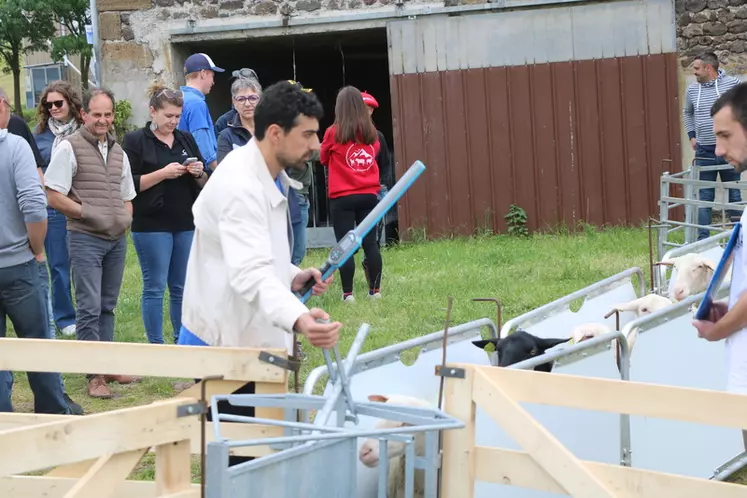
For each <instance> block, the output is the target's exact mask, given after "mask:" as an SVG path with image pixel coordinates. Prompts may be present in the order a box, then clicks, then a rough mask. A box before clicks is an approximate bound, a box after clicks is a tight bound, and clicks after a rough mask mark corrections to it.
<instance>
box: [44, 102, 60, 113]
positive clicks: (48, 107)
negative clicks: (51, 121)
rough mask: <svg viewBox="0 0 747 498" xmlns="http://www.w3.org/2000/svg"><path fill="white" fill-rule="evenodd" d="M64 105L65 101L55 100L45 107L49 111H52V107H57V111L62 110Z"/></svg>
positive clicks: (45, 104)
mask: <svg viewBox="0 0 747 498" xmlns="http://www.w3.org/2000/svg"><path fill="white" fill-rule="evenodd" d="M63 104H65V101H64V100H53V101H52V102H44V107H46V108H47V110H48V111H51V110H52V106H54V107H56V108H57V109H60V108H61V107H62V106H63Z"/></svg>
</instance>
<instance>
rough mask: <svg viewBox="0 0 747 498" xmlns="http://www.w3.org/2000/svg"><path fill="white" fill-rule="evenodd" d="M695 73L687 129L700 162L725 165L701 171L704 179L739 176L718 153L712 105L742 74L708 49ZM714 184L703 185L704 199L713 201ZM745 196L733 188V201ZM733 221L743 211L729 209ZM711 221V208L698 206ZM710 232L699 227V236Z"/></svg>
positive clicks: (687, 107) (703, 218)
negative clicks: (726, 66) (723, 66)
mask: <svg viewBox="0 0 747 498" xmlns="http://www.w3.org/2000/svg"><path fill="white" fill-rule="evenodd" d="M693 73H694V74H695V78H696V79H697V82H696V83H692V84H691V85H690V86H688V87H687V90H686V91H685V108H684V110H683V112H682V114H683V117H684V122H685V131H687V136H688V137H690V143H691V144H692V147H693V150H694V151H695V164H696V165H699V166H716V165H724V169H720V170H714V171H701V172H700V179H701V180H705V181H711V182H715V181H716V177H717V176H720V177H721V181H722V182H733V181H738V180H739V173H738V172H737V170H735V169H734V167H733V166H731V165H730V164H728V163H727V162H726V160H724V158H723V157H719V156H717V155H716V136H715V135H714V134H713V118H711V107H713V104H714V102H716V99H718V98H719V97H720V96H721V95H722V94H723V93H724V92H726V91H727V90H729V89H730V88H733V87H735V86H736V85H738V84H739V83H740V80H739V79H738V78H735V77H734V76H729V75H727V74H726V73H725V72H724V70H723V69H719V61H718V57H716V55H715V54H714V53H713V52H706V53H704V54H702V55H699V56H697V57H696V58H695V62H693ZM714 194H715V192H714V189H713V188H702V189H700V194H699V196H698V198H699V199H700V200H701V201H713V199H714ZM741 200H742V196H741V195H740V192H739V190H738V189H729V202H730V203H733V202H740V201H741ZM727 214H728V216H729V217H730V219H731V220H732V221H739V217H740V215H741V213H740V212H739V211H734V210H730V211H727ZM710 224H711V208H700V209H699V210H698V225H710ZM709 235H710V232H709V231H708V230H707V229H705V228H700V229H698V240H701V239H705V238H707V237H708V236H709Z"/></svg>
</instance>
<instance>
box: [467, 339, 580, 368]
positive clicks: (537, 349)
mask: <svg viewBox="0 0 747 498" xmlns="http://www.w3.org/2000/svg"><path fill="white" fill-rule="evenodd" d="M570 339H571V338H570V337H567V338H565V339H544V338H541V337H537V336H534V335H532V334H530V333H528V332H526V331H524V330H521V329H519V330H517V331H516V332H514V333H513V334H509V335H508V336H507V337H504V338H502V339H487V340H482V341H472V344H474V345H475V346H477V347H478V348H480V349H486V346H488V345H492V346H493V348H494V349H493V348H488V349H487V350H488V351H490V350H494V351H497V352H498V366H499V367H507V366H509V365H513V364H514V363H519V362H521V361H524V360H527V359H529V358H533V357H535V356H539V355H541V354H544V353H545V351H546V350H548V349H550V348H552V347H554V346H557V345H558V344H562V343H564V342H568V341H569V340H570ZM552 366H553V362H552V361H548V362H547V363H542V364H541V365H537V366H536V367H534V370H536V371H537V372H550V371H552Z"/></svg>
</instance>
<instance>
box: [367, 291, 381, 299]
mask: <svg viewBox="0 0 747 498" xmlns="http://www.w3.org/2000/svg"><path fill="white" fill-rule="evenodd" d="M368 298H369V299H381V292H374V293H373V294H370V293H369V294H368Z"/></svg>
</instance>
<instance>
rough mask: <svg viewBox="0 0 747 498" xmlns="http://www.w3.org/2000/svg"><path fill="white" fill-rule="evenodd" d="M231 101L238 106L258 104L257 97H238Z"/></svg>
mask: <svg viewBox="0 0 747 498" xmlns="http://www.w3.org/2000/svg"><path fill="white" fill-rule="evenodd" d="M233 100H235V101H236V102H238V103H239V104H244V103H249V104H256V103H257V102H259V95H239V96H238V97H234V98H233Z"/></svg>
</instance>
